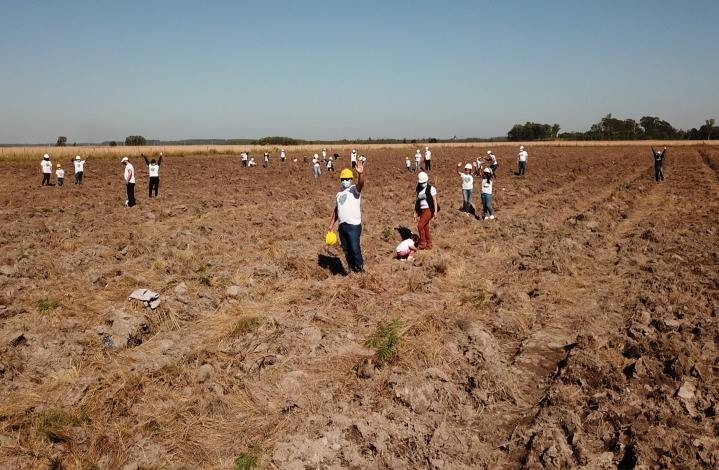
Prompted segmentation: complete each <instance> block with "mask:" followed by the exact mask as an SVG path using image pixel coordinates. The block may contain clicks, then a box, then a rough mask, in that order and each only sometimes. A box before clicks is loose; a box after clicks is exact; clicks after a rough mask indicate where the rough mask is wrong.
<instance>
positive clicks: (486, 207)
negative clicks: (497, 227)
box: [482, 168, 494, 220]
mask: <svg viewBox="0 0 719 470" xmlns="http://www.w3.org/2000/svg"><path fill="white" fill-rule="evenodd" d="M493 178H494V173H492V169H491V168H485V169H484V177H483V178H482V209H483V212H484V220H487V219H490V220H494V209H493V208H492V179H493Z"/></svg>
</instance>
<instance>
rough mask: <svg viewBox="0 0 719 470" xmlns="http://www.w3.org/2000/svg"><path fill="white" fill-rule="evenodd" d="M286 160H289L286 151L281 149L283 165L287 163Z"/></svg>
mask: <svg viewBox="0 0 719 470" xmlns="http://www.w3.org/2000/svg"><path fill="white" fill-rule="evenodd" d="M285 158H287V156H286V155H285V149H281V150H280V160H282V163H285Z"/></svg>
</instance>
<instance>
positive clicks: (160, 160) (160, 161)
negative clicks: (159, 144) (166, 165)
mask: <svg viewBox="0 0 719 470" xmlns="http://www.w3.org/2000/svg"><path fill="white" fill-rule="evenodd" d="M160 165H162V154H160V158H158V159H157V166H160Z"/></svg>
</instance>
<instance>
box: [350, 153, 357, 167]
mask: <svg viewBox="0 0 719 470" xmlns="http://www.w3.org/2000/svg"><path fill="white" fill-rule="evenodd" d="M350 165H351V166H352V169H355V168H356V167H357V150H355V149H352V153H350Z"/></svg>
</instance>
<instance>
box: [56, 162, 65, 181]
mask: <svg viewBox="0 0 719 470" xmlns="http://www.w3.org/2000/svg"><path fill="white" fill-rule="evenodd" d="M55 178H57V185H58V186H62V185H63V184H65V170H63V169H62V165H61V164H59V163H58V164H57V170H55Z"/></svg>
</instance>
